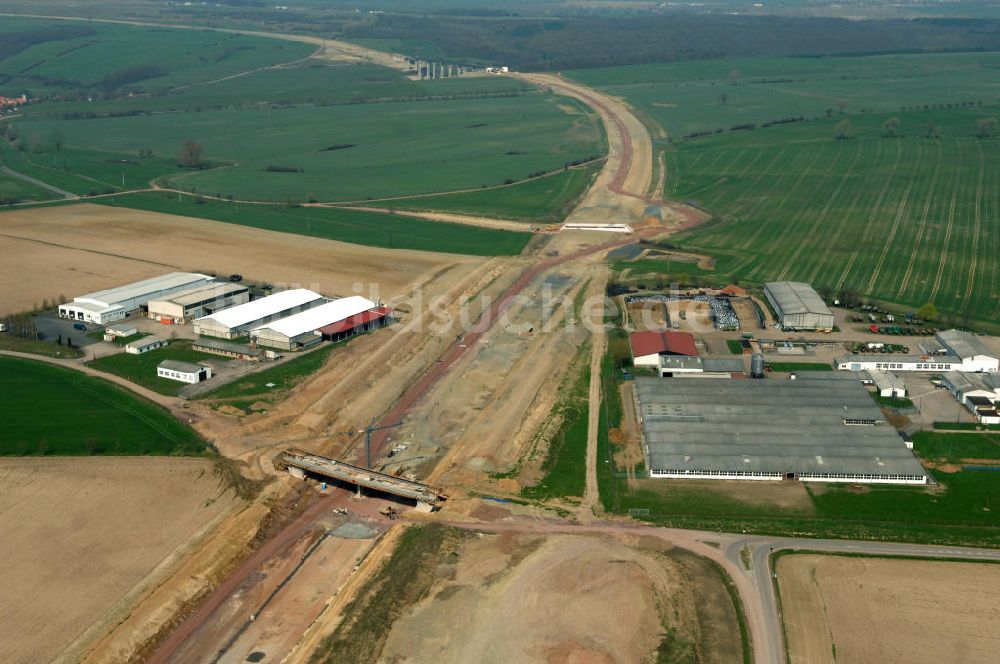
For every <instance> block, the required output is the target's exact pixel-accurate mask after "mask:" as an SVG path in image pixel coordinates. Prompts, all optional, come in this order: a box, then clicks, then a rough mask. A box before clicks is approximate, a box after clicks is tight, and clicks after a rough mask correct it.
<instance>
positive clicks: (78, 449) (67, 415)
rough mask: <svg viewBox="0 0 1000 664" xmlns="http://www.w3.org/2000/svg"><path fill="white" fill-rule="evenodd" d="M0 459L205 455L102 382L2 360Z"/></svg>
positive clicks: (195, 442) (201, 446)
mask: <svg viewBox="0 0 1000 664" xmlns="http://www.w3.org/2000/svg"><path fill="white" fill-rule="evenodd" d="M0 395H2V396H3V398H2V399H0V417H2V421H3V425H0V454H3V455H17V456H24V455H92V454H116V455H146V454H175V455H188V454H205V453H206V452H207V446H206V444H205V442H204V441H203V440H202V439H201V438H200V437H199V436H198V434H196V433H195V432H194V431H193V430H192V429H189V428H188V427H186V426H185V425H183V424H181V423H180V422H179V421H177V420H176V419H174V418H173V417H172V416H171V415H170V414H169V413H167V411H166V410H164V409H162V408H160V407H159V406H157V405H155V404H153V403H151V402H149V401H146V400H145V399H142V398H139V397H136V396H134V395H132V394H130V393H129V392H127V391H125V390H124V389H122V388H120V387H118V386H117V385H114V384H112V383H109V382H108V381H106V380H102V379H100V378H94V377H92V376H87V375H84V374H82V373H80V372H78V371H72V370H70V369H63V368H62V367H56V366H51V365H48V364H44V363H42V362H34V361H31V360H22V359H19V358H13V357H0Z"/></svg>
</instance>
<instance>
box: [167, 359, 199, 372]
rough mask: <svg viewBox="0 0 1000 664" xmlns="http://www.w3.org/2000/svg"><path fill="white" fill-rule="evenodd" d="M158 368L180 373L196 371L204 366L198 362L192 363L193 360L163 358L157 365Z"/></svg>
mask: <svg viewBox="0 0 1000 664" xmlns="http://www.w3.org/2000/svg"><path fill="white" fill-rule="evenodd" d="M156 366H157V368H158V369H167V370H168V371H180V372H181V373H198V372H199V371H201V370H202V369H204V368H205V367H203V366H202V365H200V364H194V363H193V362H182V361H181V360H163V361H162V362H160V363H159V364H158V365H156Z"/></svg>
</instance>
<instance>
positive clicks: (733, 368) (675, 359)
mask: <svg viewBox="0 0 1000 664" xmlns="http://www.w3.org/2000/svg"><path fill="white" fill-rule="evenodd" d="M659 367H660V377H661V378H689V377H698V378H732V377H733V374H742V373H744V370H745V368H744V366H743V359H742V358H711V357H706V358H701V357H698V356H696V355H660V358H659Z"/></svg>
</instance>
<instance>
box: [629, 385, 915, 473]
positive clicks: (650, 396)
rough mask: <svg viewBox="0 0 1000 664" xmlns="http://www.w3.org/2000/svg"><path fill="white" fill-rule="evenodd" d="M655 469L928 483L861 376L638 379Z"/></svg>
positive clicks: (642, 418)
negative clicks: (841, 377) (844, 377)
mask: <svg viewBox="0 0 1000 664" xmlns="http://www.w3.org/2000/svg"><path fill="white" fill-rule="evenodd" d="M636 398H637V400H638V409H639V417H640V422H641V426H642V434H643V448H644V452H645V454H646V463H647V466H646V467H647V468H649V472H650V476H651V477H664V478H677V479H731V480H783V479H784V480H801V481H808V482H854V483H871V484H926V483H927V472H926V471H925V470H924V468H923V466H921V464H920V462H919V461H918V460H917V459H916V457H914V456H913V453H912V452H911V451H910V450H908V449H907V448H906V445H905V444H904V442H903V440H902V439H901V438H900V437H899V435H898V434H897V433H896V430H895V429H894V428H893V427H892V425H890V424H889V423H888V422H886V421H885V419H884V418H883V416H882V413H881V411H879V409H878V408H877V406H876V404H875V402H874V401H873V400H872V398H871V396H870V395H869V393H868V390H866V389H865V387H864V386H863V385H861V383H860V382H858V381H853V380H810V379H808V377H800V378H799V379H797V380H755V381H745V380H711V381H700V380H682V381H678V380H661V379H657V378H637V379H636Z"/></svg>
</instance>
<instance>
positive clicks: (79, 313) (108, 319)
mask: <svg viewBox="0 0 1000 664" xmlns="http://www.w3.org/2000/svg"><path fill="white" fill-rule="evenodd" d="M211 281H212V277H209V276H206V275H204V274H196V273H193V272H171V273H170V274H164V275H163V276H160V277H154V278H152V279H146V280H145V281H137V282H135V283H132V284H128V285H126V286H119V287H118V288H109V289H107V290H102V291H97V292H96V293H87V294H86V295H81V296H79V297H75V298H73V301H72V302H69V303H67V304H60V305H59V317H60V318H69V319H70V320H82V321H86V322H89V323H97V324H98V325H106V324H108V323H112V322H114V321H119V320H124V319H125V318H127V317H128V316H131V315H132V314H135V313H137V312H142V311H144V310H145V309H146V305H147V304H148V303H149V301H150V300H153V299H156V298H163V297H167V296H168V295H173V294H174V293H177V292H179V291H182V290H186V289H189V288H193V287H195V286H199V285H204V284H207V283H210V282H211Z"/></svg>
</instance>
